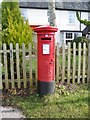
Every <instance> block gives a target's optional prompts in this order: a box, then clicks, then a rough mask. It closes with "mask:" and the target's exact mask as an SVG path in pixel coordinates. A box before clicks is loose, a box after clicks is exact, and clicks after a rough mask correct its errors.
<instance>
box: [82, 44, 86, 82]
mask: <svg viewBox="0 0 90 120" xmlns="http://www.w3.org/2000/svg"><path fill="white" fill-rule="evenodd" d="M85 67H86V43H83V68H82V69H83V70H82V83H85Z"/></svg>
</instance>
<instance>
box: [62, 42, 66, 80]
mask: <svg viewBox="0 0 90 120" xmlns="http://www.w3.org/2000/svg"><path fill="white" fill-rule="evenodd" d="M64 79H65V43H63V45H62V82H64Z"/></svg>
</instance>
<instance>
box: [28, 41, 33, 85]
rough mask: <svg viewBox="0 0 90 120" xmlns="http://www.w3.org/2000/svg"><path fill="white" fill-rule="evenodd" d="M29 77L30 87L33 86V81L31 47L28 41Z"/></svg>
mask: <svg viewBox="0 0 90 120" xmlns="http://www.w3.org/2000/svg"><path fill="white" fill-rule="evenodd" d="M29 69H30V70H29V79H30V87H32V86H33V81H32V47H31V43H29Z"/></svg>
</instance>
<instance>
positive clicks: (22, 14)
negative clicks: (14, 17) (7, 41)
mask: <svg viewBox="0 0 90 120" xmlns="http://www.w3.org/2000/svg"><path fill="white" fill-rule="evenodd" d="M21 16H22V17H23V18H24V21H26V20H27V9H25V8H21Z"/></svg>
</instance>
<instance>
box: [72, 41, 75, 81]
mask: <svg viewBox="0 0 90 120" xmlns="http://www.w3.org/2000/svg"><path fill="white" fill-rule="evenodd" d="M75 73H76V43H75V42H74V43H73V80H72V83H74V82H75Z"/></svg>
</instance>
